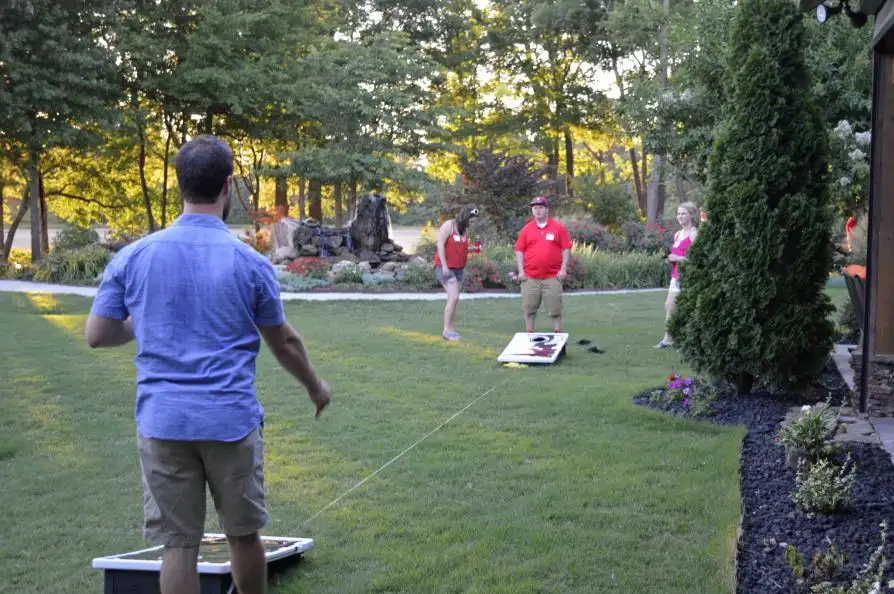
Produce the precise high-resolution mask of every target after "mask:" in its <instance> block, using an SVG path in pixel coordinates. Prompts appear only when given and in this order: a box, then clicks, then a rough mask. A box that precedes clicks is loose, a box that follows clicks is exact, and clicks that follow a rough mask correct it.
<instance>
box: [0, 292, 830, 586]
mask: <svg viewBox="0 0 894 594" xmlns="http://www.w3.org/2000/svg"><path fill="white" fill-rule="evenodd" d="M837 290H838V289H835V291H837ZM838 298H840V295H839V296H838ZM663 300H664V295H663V294H660V293H658V294H655V293H652V294H640V295H624V296H600V297H568V298H566V308H567V309H566V311H567V315H566V318H567V323H566V327H567V331H568V332H570V334H571V337H572V340H571V343H570V344H569V348H568V356H567V357H566V358H565V359H564V360H562V361H561V362H560V363H558V364H557V365H555V366H549V367H543V368H527V369H507V368H503V367H501V366H500V365H499V364H497V363H496V360H495V359H496V356H497V355H498V353H499V352H500V351H501V350H502V348H503V347H504V346H505V345H506V343H507V341H508V340H509V338H510V337H511V335H512V333H514V332H516V331H518V330H519V329H520V328H521V315H520V311H519V305H520V304H519V302H518V300H515V299H500V300H478V301H464V302H461V303H460V308H459V330H460V332H461V333H462V334H463V336H464V338H465V340H464V341H461V342H457V343H447V342H445V341H443V340H441V339H440V323H441V322H440V320H441V314H442V307H443V303H442V302H422V301H415V302H390V303H386V302H313V303H310V302H291V303H289V304H288V305H287V313H288V316H289V319H290V320H291V321H292V322H293V324H294V325H295V326H296V327H297V328H298V329H299V331H300V332H301V333H302V335H303V336H304V337H305V338H306V340H307V342H308V346H309V349H310V352H311V355H312V357H313V360H314V362H315V364H316V366H317V367H318V368H319V370H320V371H321V372H322V374H323V375H324V376H325V377H327V378H328V379H329V380H330V381H331V383H332V384H333V386H334V388H335V398H334V401H333V404H332V406H331V407H330V408H329V409H328V410H327V411H326V412H325V413H324V414H323V416H322V417H321V418H320V419H319V420H316V421H314V420H313V418H312V408H311V406H310V404H309V403H308V402H307V398H306V395H305V394H304V392H303V390H302V389H300V387H299V386H298V385H297V383H296V382H295V381H294V380H293V379H292V378H291V376H289V375H288V374H286V373H285V372H283V371H281V370H280V369H279V368H278V367H277V366H276V364H275V362H274V360H273V358H272V357H271V356H270V355H269V353H268V352H266V350H265V351H263V353H262V355H261V357H260V359H259V363H258V386H259V393H260V395H261V399H262V402H263V404H264V405H265V407H266V411H267V428H266V440H267V441H266V448H267V452H266V453H267V471H266V479H267V486H268V493H269V507H270V515H271V522H270V525H269V526H268V528H267V529H266V530H265V532H264V533H265V534H269V535H293V536H309V537H312V538H314V539H315V540H316V547H315V548H314V549H313V550H312V551H311V552H310V553H308V554H307V555H306V556H305V558H304V559H303V560H302V562H300V563H298V564H297V565H296V566H294V567H293V568H292V569H290V570H288V571H287V572H286V573H284V574H279V575H277V576H275V577H273V578H272V587H271V591H272V592H276V593H298V592H314V593H327V592H415V593H418V592H588V593H591V592H631V593H638V594H639V593H646V592H656V593H658V592H660V593H662V594H670V593H675V592H679V593H687V594H691V593H693V592H706V593H708V592H710V593H719V592H733V591H734V585H735V560H734V558H735V545H736V533H737V528H738V524H739V511H740V510H739V494H738V456H739V445H740V441H741V438H742V437H743V435H744V430H743V429H741V428H721V427H716V426H712V425H710V424H704V423H697V422H691V421H685V420H679V419H672V418H667V417H665V416H662V415H660V414H658V413H656V412H653V411H650V410H643V409H640V408H637V407H635V406H633V405H632V404H631V400H630V399H631V396H632V395H633V394H634V393H635V392H638V391H640V390H643V389H647V388H650V387H653V386H656V385H660V384H661V383H662V382H663V380H664V378H665V377H666V375H667V373H668V372H669V371H670V370H671V369H673V368H679V360H678V355H677V354H676V353H675V352H674V351H672V350H664V351H658V350H655V349H653V348H652V345H654V344H655V342H656V341H657V340H658V338H660V336H661V332H662V321H663V311H662V303H663ZM89 304H90V301H89V300H88V299H83V298H78V297H67V296H65V297H63V296H50V295H36V294H29V295H25V294H16V295H14V294H0V328H3V332H2V333H0V360H2V367H0V368H2V369H3V381H2V382H0V484H2V485H3V488H2V490H0V509H2V510H3V513H2V514H0V535H3V536H2V537H0V575H2V576H3V588H7V587H9V588H11V590H10V591H15V592H58V593H62V592H83V591H93V592H96V591H99V589H100V588H101V580H102V577H101V574H100V572H99V571H97V570H93V569H91V568H90V561H91V559H92V558H94V557H97V556H101V555H106V554H112V553H120V552H124V551H127V550H133V549H136V548H141V547H143V546H145V543H144V541H143V540H142V536H141V522H142V509H141V500H140V481H139V465H138V461H137V454H136V449H135V444H134V431H135V430H134V425H133V413H132V411H133V390H134V370H133V364H132V358H133V353H134V350H133V346H132V345H131V346H128V347H124V348H121V349H117V350H101V351H94V350H90V349H88V348H87V347H86V345H85V344H84V342H83V340H82V338H81V333H82V328H83V321H84V317H85V314H86V311H87V310H88V308H89ZM544 327H545V326H544ZM580 338H588V339H590V340H593V341H594V342H595V343H597V344H599V346H601V347H602V348H603V349H605V350H606V351H607V353H606V354H604V355H596V354H592V353H589V352H587V351H586V350H585V349H584V347H581V346H577V345H576V344H575V342H576V340H578V339H580ZM683 371H685V369H683ZM491 389H492V391H491V392H490V393H489V394H488V395H487V396H486V397H484V398H482V399H481V400H479V401H478V402H476V403H475V404H473V405H472V406H470V407H469V408H468V410H466V411H465V412H464V413H463V414H461V415H459V416H458V417H456V418H455V419H454V420H453V421H452V422H450V423H449V424H448V425H446V426H445V427H444V428H443V429H441V430H440V431H438V432H436V433H434V434H433V435H432V436H431V437H429V438H428V439H426V440H425V441H423V442H422V443H420V444H419V445H418V446H417V447H415V448H414V449H413V450H411V451H410V452H408V453H407V454H406V455H404V456H403V457H401V458H400V459H399V460H397V461H395V462H394V463H393V464H391V465H390V466H388V467H387V468H385V469H384V470H383V471H382V472H380V473H379V474H378V475H376V476H375V477H374V478H372V479H370V480H369V481H368V482H366V483H365V484H363V485H362V486H361V487H359V488H358V489H356V490H355V491H353V492H352V493H350V494H349V495H347V496H346V497H344V498H343V499H342V500H341V501H339V502H338V503H337V504H336V505H333V506H332V507H331V508H329V509H328V510H326V511H324V512H323V513H321V514H319V515H318V516H317V517H315V518H314V519H313V520H312V521H310V522H308V521H307V520H308V519H309V518H311V517H312V516H314V514H316V513H317V512H318V511H319V510H321V509H323V508H324V507H325V506H326V505H327V504H328V503H330V502H331V501H332V500H333V499H335V498H336V497H338V496H339V495H341V494H343V493H344V492H345V491H347V490H348V489H350V488H351V487H353V486H354V485H356V484H357V482H358V481H360V480H362V479H363V478H365V477H367V476H369V475H370V474H371V473H373V472H374V471H376V470H377V469H378V468H380V467H381V466H382V465H383V464H384V463H385V462H387V461H389V460H391V459H392V458H393V457H394V456H396V455H397V454H398V453H400V452H401V451H403V450H404V449H405V448H407V447H408V446H409V445H411V444H412V443H414V442H415V441H417V440H418V439H419V438H421V437H422V436H424V435H425V434H426V433H428V432H430V431H431V430H432V429H434V428H435V427H437V426H438V425H440V424H441V423H443V422H444V421H445V420H447V419H448V418H449V417H450V416H451V415H453V414H454V413H456V412H457V411H459V410H460V409H462V408H463V407H465V406H466V405H468V404H469V403H470V402H472V401H474V400H475V399H476V398H478V397H479V396H481V395H482V394H483V393H485V392H486V391H488V390H491ZM207 528H208V530H209V531H217V530H218V527H217V524H216V520H215V519H214V516H213V514H211V513H209V517H208V523H207Z"/></svg>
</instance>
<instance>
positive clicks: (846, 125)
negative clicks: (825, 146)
mask: <svg viewBox="0 0 894 594" xmlns="http://www.w3.org/2000/svg"><path fill="white" fill-rule="evenodd" d="M834 132H835V133H836V134H842V135H845V136H850V135H851V134H853V132H854V128H853V126H851V123H850V122H849V121H847V120H841V121H840V122H838V125H837V126H835V130H834Z"/></svg>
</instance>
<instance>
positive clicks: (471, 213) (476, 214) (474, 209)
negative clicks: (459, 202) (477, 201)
mask: <svg viewBox="0 0 894 594" xmlns="http://www.w3.org/2000/svg"><path fill="white" fill-rule="evenodd" d="M469 216H470V217H477V216H478V209H477V208H473V209H472V210H470V211H469Z"/></svg>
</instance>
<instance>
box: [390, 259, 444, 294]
mask: <svg viewBox="0 0 894 594" xmlns="http://www.w3.org/2000/svg"><path fill="white" fill-rule="evenodd" d="M397 280H398V281H399V282H400V284H401V285H402V286H405V287H407V288H410V289H418V290H424V289H431V288H434V287H437V286H438V283H437V280H436V279H435V274H434V269H433V267H432V265H431V264H430V263H428V262H424V261H421V260H417V259H415V258H414V259H412V260H410V261H409V262H408V263H407V267H406V269H404V270H403V271H402V272H401V273H399V275H398V277H397Z"/></svg>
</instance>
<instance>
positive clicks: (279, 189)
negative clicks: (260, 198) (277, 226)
mask: <svg viewBox="0 0 894 594" xmlns="http://www.w3.org/2000/svg"><path fill="white" fill-rule="evenodd" d="M273 204H274V208H275V210H276V215H277V216H280V217H287V216H289V179H288V178H287V177H277V178H276V190H275V192H274V197H273Z"/></svg>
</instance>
